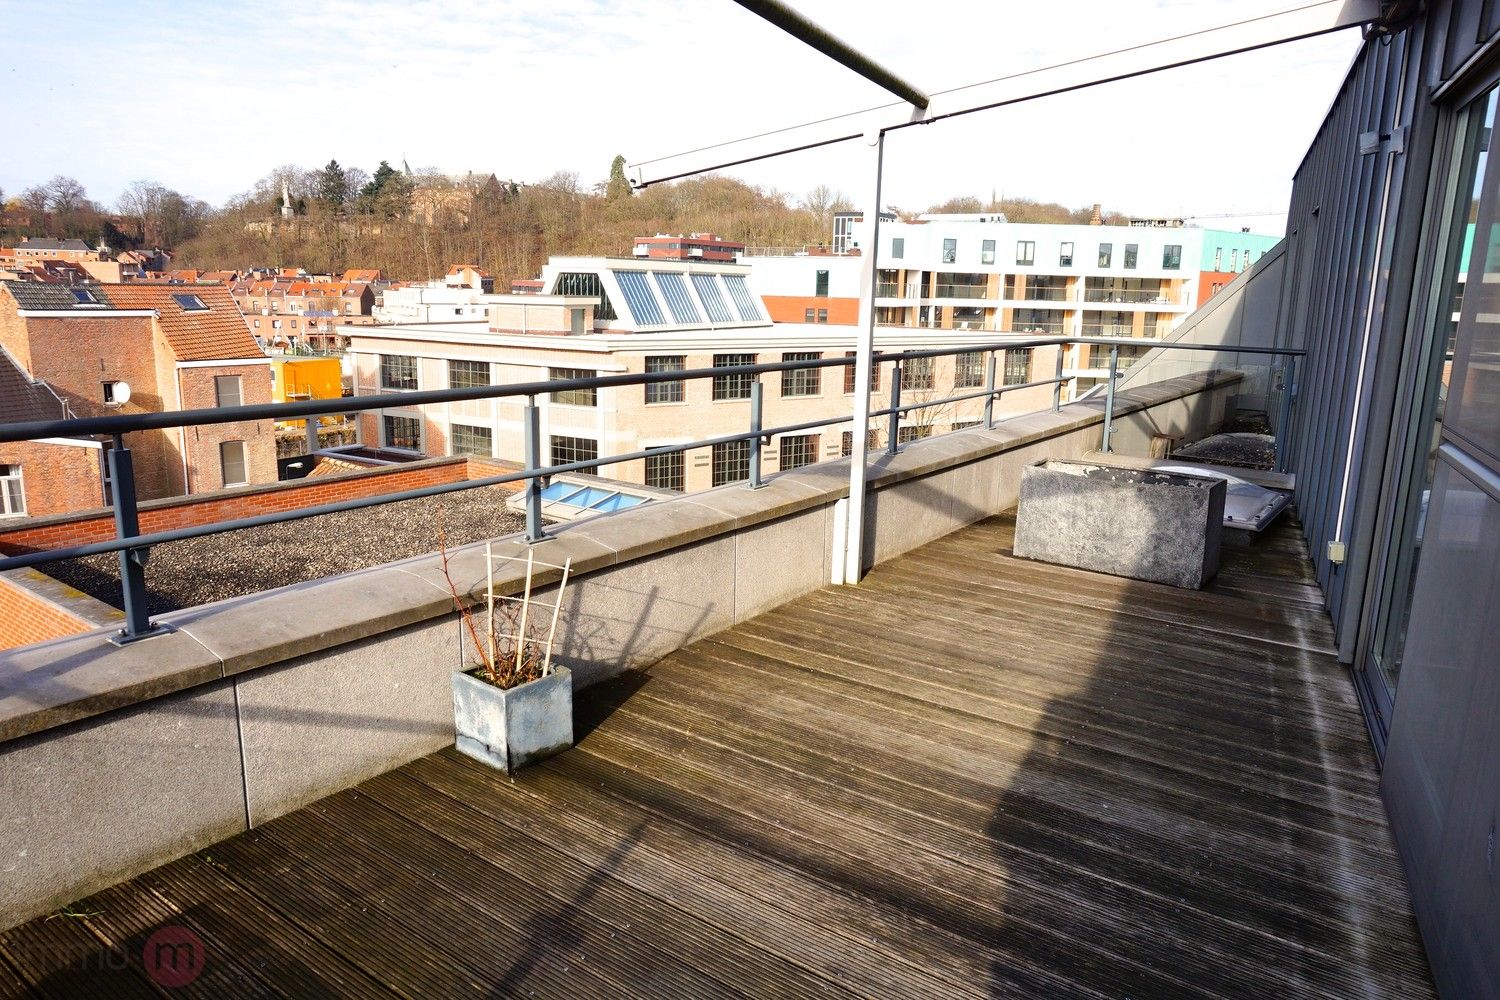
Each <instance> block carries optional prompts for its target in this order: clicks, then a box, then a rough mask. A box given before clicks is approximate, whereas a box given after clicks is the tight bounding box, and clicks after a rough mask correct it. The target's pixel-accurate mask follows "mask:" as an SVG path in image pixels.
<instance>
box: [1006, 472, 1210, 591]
mask: <svg viewBox="0 0 1500 1000" xmlns="http://www.w3.org/2000/svg"><path fill="white" fill-rule="evenodd" d="M1224 492H1225V487H1224V481H1223V480H1222V479H1212V478H1208V477H1204V476H1190V475H1183V474H1181V473H1175V472H1172V473H1163V472H1154V471H1151V470H1149V469H1124V468H1119V467H1116V466H1109V465H1097V464H1093V463H1088V462H1067V461H1061V460H1055V459H1049V460H1047V461H1042V462H1038V463H1036V464H1035V465H1029V466H1027V467H1026V468H1025V469H1023V470H1021V500H1020V505H1019V507H1018V508H1017V510H1016V541H1015V554H1016V555H1017V556H1019V557H1021V558H1023V559H1036V560H1038V561H1040V562H1049V563H1057V564H1059V565H1063V566H1075V567H1077V568H1079V569H1088V570H1093V571H1095V572H1098V573H1110V574H1112V575H1114V576H1125V577H1130V578H1132V579H1135V580H1147V581H1150V582H1152V583H1165V584H1169V585H1171V586H1173V587H1189V588H1193V589H1197V588H1200V587H1202V586H1203V585H1204V584H1206V583H1207V582H1208V581H1209V580H1211V579H1213V577H1214V574H1215V573H1217V572H1218V571H1219V545H1220V540H1221V536H1222V533H1223V528H1224Z"/></svg>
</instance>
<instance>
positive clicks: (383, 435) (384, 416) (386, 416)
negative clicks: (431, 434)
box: [380, 413, 427, 453]
mask: <svg viewBox="0 0 1500 1000" xmlns="http://www.w3.org/2000/svg"><path fill="white" fill-rule="evenodd" d="M393 420H410V421H411V422H412V423H414V424H416V427H417V434H416V444H415V446H408V445H404V444H397V443H395V441H394V440H393V439H394V438H395V437H396V436H395V435H393V434H391V428H390V423H389V421H393ZM426 443H427V427H426V421H425V420H423V419H422V418H421V417H420V416H417V417H414V416H411V415H410V414H406V413H381V414H380V446H381V447H382V448H395V449H397V450H398V451H415V452H418V453H422V452H424V451H425V450H426Z"/></svg>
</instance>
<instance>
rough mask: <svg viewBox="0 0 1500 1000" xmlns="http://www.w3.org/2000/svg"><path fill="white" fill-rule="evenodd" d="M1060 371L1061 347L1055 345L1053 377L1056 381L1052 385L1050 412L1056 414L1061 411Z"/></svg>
mask: <svg viewBox="0 0 1500 1000" xmlns="http://www.w3.org/2000/svg"><path fill="white" fill-rule="evenodd" d="M1062 370H1063V345H1061V344H1058V345H1057V372H1056V374H1055V375H1054V376H1053V377H1054V378H1056V379H1057V381H1056V382H1053V383H1052V412H1053V413H1056V412H1057V411H1058V410H1061V409H1062Z"/></svg>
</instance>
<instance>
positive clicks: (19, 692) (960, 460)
mask: <svg viewBox="0 0 1500 1000" xmlns="http://www.w3.org/2000/svg"><path fill="white" fill-rule="evenodd" d="M1242 377H1243V376H1241V375H1240V374H1239V373H1238V372H1222V371H1220V372H1200V373H1195V374H1191V375H1184V376H1178V377H1176V378H1173V379H1168V380H1165V381H1163V382H1158V383H1152V384H1149V385H1145V386H1140V387H1137V388H1133V389H1131V390H1129V391H1126V392H1121V393H1119V394H1118V395H1117V397H1116V409H1115V413H1116V416H1123V415H1127V414H1130V413H1134V412H1137V411H1139V410H1142V409H1146V408H1149V407H1152V406H1159V405H1161V404H1163V403H1167V402H1170V401H1172V400H1175V399H1180V398H1182V397H1185V396H1191V395H1195V394H1197V393H1201V392H1206V391H1209V390H1212V389H1215V388H1218V387H1221V386H1224V385H1229V384H1232V383H1234V382H1237V381H1239V380H1240V379H1241V378H1242ZM1102 420H1103V403H1102V402H1098V403H1097V405H1096V401H1094V400H1087V401H1084V402H1082V403H1071V404H1068V405H1067V406H1064V407H1063V408H1062V409H1061V411H1059V412H1056V413H1054V412H1052V411H1051V410H1046V411H1043V412H1040V413H1032V414H1026V415H1024V416H1018V417H1011V418H1007V419H1006V420H1005V421H1004V422H1003V423H1000V424H998V425H997V426H996V427H994V428H993V429H990V430H985V429H983V428H979V427H974V428H968V429H966V430H962V431H958V432H955V433H952V434H946V435H943V436H941V437H937V438H932V439H921V440H918V441H913V442H911V443H909V444H907V445H904V446H903V447H902V449H901V451H900V452H899V453H898V454H896V455H894V456H887V455H885V454H883V453H876V454H872V456H871V469H870V485H871V488H872V489H877V490H878V489H881V488H883V487H886V486H890V485H894V484H896V483H900V482H903V481H906V480H909V479H915V478H919V477H922V476H926V475H930V474H933V473H936V472H941V471H943V470H945V469H950V468H953V467H955V466H960V465H966V464H968V463H970V462H974V461H978V460H980V459H983V458H987V457H989V456H991V455H995V454H998V453H1001V452H1005V451H1010V450H1014V449H1017V448H1021V447H1025V446H1026V445H1029V444H1032V443H1034V442H1036V441H1040V440H1043V439H1046V438H1049V437H1055V436H1059V435H1062V434H1067V433H1070V432H1072V431H1075V430H1078V429H1080V428H1084V427H1088V426H1090V425H1094V424H1098V423H1100V422H1101V421H1102ZM848 495H849V460H848V459H840V460H835V461H831V462H823V463H819V464H817V465H811V466H805V467H803V468H800V469H795V470H792V471H790V472H785V473H779V474H776V475H773V476H770V477H768V478H767V480H766V485H765V486H764V487H762V488H761V489H757V490H751V489H748V488H747V487H746V486H744V485H743V484H735V485H733V486H722V487H718V488H717V489H713V490H708V491H705V492H702V493H696V494H692V495H687V496H682V497H677V498H675V499H671V500H663V501H653V502H652V503H649V504H644V505H642V506H640V507H635V508H631V509H629V510H624V511H619V512H616V513H613V514H607V515H601V516H598V517H592V518H586V519H583V520H579V521H574V522H571V523H567V524H561V525H554V526H551V527H549V530H548V533H549V536H550V537H549V539H548V540H547V541H546V542H545V543H542V544H539V545H537V546H535V547H529V546H528V545H527V544H526V542H525V541H524V539H522V538H521V537H520V536H518V535H512V536H508V537H506V538H503V539H498V540H497V545H496V555H497V556H501V555H503V556H509V557H511V558H510V559H508V560H504V561H502V560H499V559H497V560H496V568H495V584H496V589H497V591H498V592H499V593H502V594H516V593H519V592H520V591H521V589H522V587H523V586H524V581H525V572H526V567H525V557H526V553H527V550H528V548H531V549H532V551H534V552H535V553H536V559H537V560H538V561H539V562H543V563H547V564H552V565H551V566H547V567H543V568H541V569H539V570H538V571H537V572H536V574H535V575H534V578H533V585H534V586H538V587H547V586H551V585H553V584H555V583H556V582H557V581H558V578H559V577H560V576H561V573H560V571H559V570H557V569H555V568H552V566H560V565H562V564H563V563H564V562H565V561H567V560H568V559H569V558H571V559H572V573H573V574H574V575H576V576H585V575H587V574H589V573H593V572H597V571H599V570H603V569H607V568H609V567H612V566H615V565H618V564H621V563H626V562H630V561H632V560H638V559H645V558H649V557H651V556H653V555H657V554H659V553H662V552H666V551H670V550H672V549H676V548H680V547H684V546H687V545H692V544H695V543H697V542H700V541H704V540H706V539H710V538H713V537H716V536H718V535H723V534H729V533H732V532H735V531H739V530H743V529H745V528H749V527H752V526H754V525H757V524H762V523H765V522H768V521H773V520H779V519H781V518H785V517H789V516H791V515H793V514H797V513H800V512H802V511H805V510H808V509H811V508H814V507H818V506H824V505H827V504H831V503H833V502H834V501H836V500H838V499H840V498H842V497H846V496H848ZM448 555H449V573H450V574H451V575H452V577H453V580H454V583H455V586H456V587H457V589H458V592H459V594H460V595H461V596H462V597H463V598H464V599H465V600H466V601H468V602H471V603H472V602H476V601H479V600H482V599H483V594H484V586H485V565H484V562H485V558H484V543H482V542H480V543H475V544H471V545H465V546H462V547H457V548H454V549H452V550H450V551H449V554H448ZM452 611H453V597H452V594H451V592H450V591H449V589H448V584H447V581H446V580H445V579H444V578H443V574H442V566H441V557H440V556H439V555H438V554H437V553H432V554H428V555H423V556H417V557H415V558H412V559H407V560H403V561H401V562H394V563H387V564H385V565H383V566H376V567H371V568H369V569H364V570H358V571H355V572H352V573H346V574H343V575H341V576H335V577H328V578H325V579H320V580H311V581H307V582H304V583H297V584H293V585H291V586H287V587H281V588H278V589H276V590H268V591H263V592H261V593H257V594H250V595H247V596H244V597H238V598H232V599H230V600H226V601H219V602H217V603H214V604H206V605H202V606H200V607H196V608H189V609H186V610H183V611H178V612H174V613H172V614H169V615H163V616H161V618H160V620H161V621H164V622H166V623H168V624H170V625H172V626H173V627H174V628H175V629H176V630H177V631H175V632H173V633H170V634H168V635H164V636H159V637H156V638H152V639H148V640H144V641H141V642H136V643H131V644H128V645H125V646H115V645H113V644H111V643H110V642H109V641H108V637H109V636H110V634H111V633H112V632H113V631H114V629H115V628H117V627H118V626H115V625H111V626H108V627H101V628H96V629H94V630H92V631H89V632H85V633H81V634H79V635H76V636H69V637H67V638H63V639H56V640H52V641H50V642H44V643H37V644H35V645H31V646H23V647H20V648H17V649H11V650H3V651H0V744H3V743H5V742H6V741H9V740H14V739H17V738H19V737H23V736H28V735H31V734H35V733H39V732H43V731H45V730H48V729H51V728H54V727H57V726H61V725H65V724H67V723H71V722H77V721H79V720H82V719H87V718H90V717H92V716H96V715H99V714H102V713H104V712H109V711H112V710H115V709H120V708H125V707H128V706H130V705H134V704H137V703H139V702H142V701H147V700H150V699H152V698H158V697H161V696H164V695H168V694H172V693H174V692H177V691H182V690H185V689H187V688H192V687H196V686H198V685H201V684H206V683H209V682H212V681H216V680H221V679H223V678H225V677H231V676H235V675H239V674H243V673H245V672H247V671H251V670H256V669H261V668H265V667H269V666H271V665H274V664H279V663H284V662H286V661H288V660H292V659H295V658H298V657H302V656H307V655H309V654H313V653H318V652H321V651H323V650H327V649H331V648H334V647H337V646H340V645H343V644H345V643H348V642H353V641H355V640H358V639H363V638H366V637H368V636H371V635H375V634H379V633H381V632H384V631H390V630H393V629H398V628H402V627H405V626H409V625H414V624H418V623H420V622H423V621H427V620H430V619H433V618H438V617H441V616H443V615H446V614H450V613H452Z"/></svg>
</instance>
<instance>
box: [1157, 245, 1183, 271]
mask: <svg viewBox="0 0 1500 1000" xmlns="http://www.w3.org/2000/svg"><path fill="white" fill-rule="evenodd" d="M1161 269H1162V270H1163V271H1180V270H1182V244H1181V243H1167V244H1165V245H1163V246H1162V248H1161Z"/></svg>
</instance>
